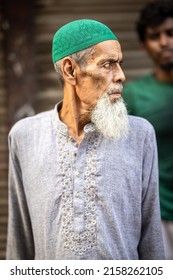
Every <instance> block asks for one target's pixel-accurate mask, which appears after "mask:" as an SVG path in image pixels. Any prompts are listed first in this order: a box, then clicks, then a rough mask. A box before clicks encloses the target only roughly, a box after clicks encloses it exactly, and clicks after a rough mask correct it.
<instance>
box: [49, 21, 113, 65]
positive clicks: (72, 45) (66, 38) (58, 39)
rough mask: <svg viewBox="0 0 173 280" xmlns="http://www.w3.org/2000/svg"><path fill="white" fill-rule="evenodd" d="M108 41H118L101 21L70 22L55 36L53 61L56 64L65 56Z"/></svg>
mask: <svg viewBox="0 0 173 280" xmlns="http://www.w3.org/2000/svg"><path fill="white" fill-rule="evenodd" d="M107 40H118V39H117V37H116V36H115V35H114V33H113V32H112V31H111V30H110V29H109V28H108V27H107V26H106V25H105V24H103V23H101V22H99V21H96V20H91V19H80V20H75V21H72V22H69V23H67V24H65V25H64V26H62V27H61V28H60V29H59V30H57V32H56V33H55V35H54V38H53V44H52V60H53V62H56V61H58V60H60V59H61V58H63V57H65V56H68V55H70V54H73V53H76V52H78V51H81V50H84V49H86V48H89V47H91V46H93V45H95V44H97V43H100V42H103V41H107Z"/></svg>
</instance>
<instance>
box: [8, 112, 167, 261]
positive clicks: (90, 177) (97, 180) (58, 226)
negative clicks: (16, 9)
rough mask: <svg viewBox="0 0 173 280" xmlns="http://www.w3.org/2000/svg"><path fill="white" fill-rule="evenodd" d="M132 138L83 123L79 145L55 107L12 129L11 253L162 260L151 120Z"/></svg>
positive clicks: (135, 127) (134, 121) (137, 125)
mask: <svg viewBox="0 0 173 280" xmlns="http://www.w3.org/2000/svg"><path fill="white" fill-rule="evenodd" d="M129 124H130V133H129V136H128V138H127V139H125V138H122V139H121V140H119V141H118V142H113V141H110V140H107V139H105V138H103V137H102V136H101V135H100V134H99V133H97V132H96V130H95V127H94V125H93V124H88V125H86V126H85V137H84V139H83V141H82V143H81V145H80V146H79V147H77V145H76V142H75V141H74V140H73V139H72V138H71V137H70V136H69V134H68V130H67V127H66V126H65V125H64V124H63V123H62V122H61V121H60V120H59V117H58V114H57V107H56V108H55V110H51V111H48V112H44V113H41V114H38V115H36V116H34V117H29V118H25V119H23V120H21V121H19V122H18V123H16V124H15V125H14V126H13V128H12V130H11V131H10V134H9V150H10V163H9V225H8V242H7V259H64V260H65V259H100V260H101V259H120V260H123V259H164V253H163V243H162V236H161V227H160V208H159V198H158V174H157V149H156V142H155V134H154V130H153V128H152V126H151V125H150V124H149V123H148V122H147V121H146V120H144V119H141V118H139V117H132V116H129Z"/></svg>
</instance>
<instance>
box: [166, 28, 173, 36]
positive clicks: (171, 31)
mask: <svg viewBox="0 0 173 280" xmlns="http://www.w3.org/2000/svg"><path fill="white" fill-rule="evenodd" d="M166 34H167V36H169V37H173V29H170V30H167V31H166Z"/></svg>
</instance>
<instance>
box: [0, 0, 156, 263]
mask: <svg viewBox="0 0 173 280" xmlns="http://www.w3.org/2000/svg"><path fill="white" fill-rule="evenodd" d="M146 2H147V1H146V0H87V1H86V0H0V259H5V247H6V232H7V216H8V199H7V191H8V186H7V178H8V146H7V135H8V132H9V129H10V128H11V126H12V125H13V124H14V123H15V122H16V121H17V120H19V119H21V118H24V117H27V116H31V115H34V114H36V113H38V112H41V111H45V110H49V109H52V108H53V107H54V105H55V103H57V102H58V101H59V100H60V99H61V98H62V91H61V88H60V85H59V84H58V81H57V78H56V73H55V71H54V67H53V64H52V60H51V42H52V38H53V35H54V33H55V32H56V30H57V29H58V28H59V27H61V26H62V25H63V24H65V23H67V22H69V21H71V20H75V19H80V18H89V19H95V20H99V21H101V22H103V23H105V24H106V25H108V26H109V27H110V28H111V29H112V30H113V31H114V32H115V34H116V35H117V37H118V38H119V41H120V43H121V46H122V50H123V54H124V62H123V70H124V72H125V75H126V79H127V81H130V80H133V79H135V78H137V77H139V76H141V75H143V74H146V73H148V72H150V70H151V62H150V60H149V58H148V57H147V55H146V54H145V53H144V52H143V50H142V49H141V47H140V45H139V42H138V39H137V35H136V32H135V23H136V20H137V18H138V12H139V10H140V9H141V7H142V6H143V5H144V4H145V3H146Z"/></svg>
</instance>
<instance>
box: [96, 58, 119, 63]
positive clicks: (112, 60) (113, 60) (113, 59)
mask: <svg viewBox="0 0 173 280" xmlns="http://www.w3.org/2000/svg"><path fill="white" fill-rule="evenodd" d="M104 62H111V63H122V62H123V58H122V59H120V60H119V59H115V58H103V59H102V60H101V61H100V63H104Z"/></svg>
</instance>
